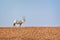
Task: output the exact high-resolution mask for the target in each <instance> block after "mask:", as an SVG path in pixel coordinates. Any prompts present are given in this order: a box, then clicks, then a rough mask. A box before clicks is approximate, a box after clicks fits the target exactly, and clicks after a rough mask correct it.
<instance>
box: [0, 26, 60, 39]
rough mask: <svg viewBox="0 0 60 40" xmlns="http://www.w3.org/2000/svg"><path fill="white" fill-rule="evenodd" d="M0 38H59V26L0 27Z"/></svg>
mask: <svg viewBox="0 0 60 40" xmlns="http://www.w3.org/2000/svg"><path fill="white" fill-rule="evenodd" d="M0 40H60V27H37V26H36V27H32V26H31V27H0Z"/></svg>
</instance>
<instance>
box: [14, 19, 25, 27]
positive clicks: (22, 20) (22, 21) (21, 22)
mask: <svg viewBox="0 0 60 40" xmlns="http://www.w3.org/2000/svg"><path fill="white" fill-rule="evenodd" d="M24 22H25V18H23V19H21V20H14V21H13V26H15V25H16V24H19V25H20V26H21V25H22V24H23V23H24Z"/></svg>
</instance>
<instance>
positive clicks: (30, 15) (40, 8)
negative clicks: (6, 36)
mask: <svg viewBox="0 0 60 40" xmlns="http://www.w3.org/2000/svg"><path fill="white" fill-rule="evenodd" d="M23 16H25V18H26V22H25V23H24V24H23V25H22V26H60V0H0V26H13V20H14V19H17V20H19V19H21V17H23Z"/></svg>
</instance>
